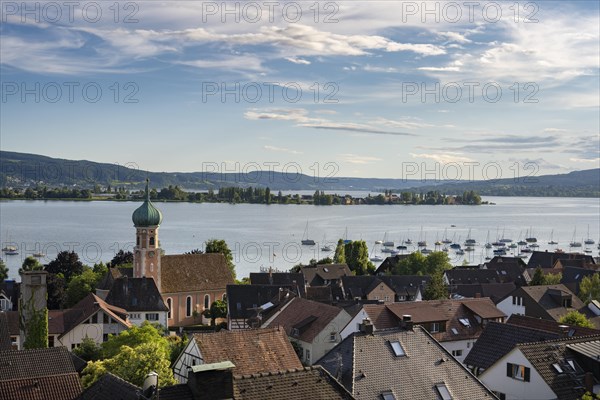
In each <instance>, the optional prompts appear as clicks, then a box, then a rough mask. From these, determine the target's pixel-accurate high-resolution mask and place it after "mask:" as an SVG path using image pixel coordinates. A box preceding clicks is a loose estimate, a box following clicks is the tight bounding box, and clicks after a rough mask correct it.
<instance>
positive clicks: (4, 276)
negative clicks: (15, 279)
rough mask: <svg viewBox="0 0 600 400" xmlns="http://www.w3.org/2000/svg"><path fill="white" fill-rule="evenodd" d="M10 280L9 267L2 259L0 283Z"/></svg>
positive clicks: (0, 261) (0, 260)
mask: <svg viewBox="0 0 600 400" xmlns="http://www.w3.org/2000/svg"><path fill="white" fill-rule="evenodd" d="M7 278H8V267H7V266H6V264H5V263H4V260H2V259H1V258H0V282H4V281H5V280H6V279H7Z"/></svg>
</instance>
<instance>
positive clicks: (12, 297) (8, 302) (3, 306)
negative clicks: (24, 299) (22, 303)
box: [0, 279, 20, 311]
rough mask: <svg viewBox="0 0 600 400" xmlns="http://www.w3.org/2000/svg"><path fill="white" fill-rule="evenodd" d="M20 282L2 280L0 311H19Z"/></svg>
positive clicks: (0, 286) (0, 285)
mask: <svg viewBox="0 0 600 400" xmlns="http://www.w3.org/2000/svg"><path fill="white" fill-rule="evenodd" d="M19 288H20V283H18V282H15V281H14V280H8V279H6V280H4V281H3V282H0V311H17V305H18V303H19V293H20V291H19Z"/></svg>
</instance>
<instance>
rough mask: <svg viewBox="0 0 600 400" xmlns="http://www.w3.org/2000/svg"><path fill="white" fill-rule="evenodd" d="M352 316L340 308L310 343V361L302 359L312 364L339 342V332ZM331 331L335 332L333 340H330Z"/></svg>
mask: <svg viewBox="0 0 600 400" xmlns="http://www.w3.org/2000/svg"><path fill="white" fill-rule="evenodd" d="M351 318H352V317H351V316H350V314H348V313H347V312H346V311H344V310H342V311H341V312H340V313H339V314H338V315H337V316H336V317H335V318H334V319H333V320H332V321H331V322H330V323H329V325H327V326H326V327H325V329H323V330H322V331H321V332H320V333H319V334H318V335H317V336H316V337H315V338H314V339H313V342H312V343H311V345H312V349H311V352H310V361H307V360H304V361H305V362H306V363H307V364H309V365H313V364H314V363H315V362H317V361H318V360H319V359H320V358H321V357H323V356H324V355H325V354H326V353H327V352H328V351H329V350H331V349H333V348H334V347H335V346H337V344H338V343H339V342H341V336H340V332H341V331H342V329H344V327H345V326H346V325H347V324H348V322H349V321H350V319H351ZM331 332H336V338H335V341H332V340H331Z"/></svg>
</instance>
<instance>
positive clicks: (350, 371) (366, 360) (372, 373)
mask: <svg viewBox="0 0 600 400" xmlns="http://www.w3.org/2000/svg"><path fill="white" fill-rule="evenodd" d="M317 364H319V365H321V366H322V367H323V368H324V369H325V370H327V371H328V372H329V373H330V374H331V375H332V376H334V377H335V378H336V379H337V380H338V381H339V382H341V383H342V385H343V386H344V387H345V388H346V389H347V390H348V391H350V392H351V393H352V395H353V396H354V397H355V398H357V399H359V400H360V399H397V400H400V399H406V400H414V399H461V400H469V399H472V400H482V399H494V398H495V397H494V395H493V394H492V393H491V392H490V391H489V390H488V389H487V388H486V387H485V386H484V385H483V384H482V383H481V382H480V381H479V380H478V379H477V378H476V377H475V376H473V375H472V374H471V373H470V372H469V371H468V370H467V369H466V368H465V367H464V366H462V365H461V364H460V363H459V362H458V361H457V360H455V359H454V358H453V357H452V356H451V355H450V353H449V352H448V351H447V350H446V349H444V347H442V346H441V345H440V344H439V343H438V342H437V341H436V340H435V339H434V338H433V337H432V336H431V335H430V334H429V333H428V332H427V330H425V329H424V328H422V327H421V326H418V325H415V326H410V325H407V326H406V329H398V328H395V329H391V330H383V331H381V330H380V331H377V332H370V329H369V327H368V325H363V329H362V330H361V331H360V332H355V333H353V334H351V335H350V336H348V337H347V338H346V339H344V341H343V342H342V343H340V344H339V345H338V346H336V347H335V348H333V349H332V350H331V351H329V352H328V353H327V354H326V355H324V356H323V357H322V358H321V359H320V360H318V361H317Z"/></svg>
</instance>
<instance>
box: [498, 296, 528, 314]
mask: <svg viewBox="0 0 600 400" xmlns="http://www.w3.org/2000/svg"><path fill="white" fill-rule="evenodd" d="M523 301H524V300H523ZM496 307H497V308H498V309H499V310H500V311H502V312H503V313H504V314H506V316H507V317H510V316H511V315H513V314H520V315H526V314H525V306H519V305H516V304H513V296H508V297H507V298H505V299H504V300H502V301H501V302H500V303H498V304H496Z"/></svg>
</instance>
